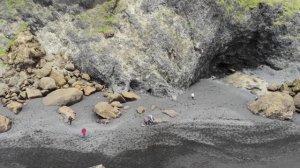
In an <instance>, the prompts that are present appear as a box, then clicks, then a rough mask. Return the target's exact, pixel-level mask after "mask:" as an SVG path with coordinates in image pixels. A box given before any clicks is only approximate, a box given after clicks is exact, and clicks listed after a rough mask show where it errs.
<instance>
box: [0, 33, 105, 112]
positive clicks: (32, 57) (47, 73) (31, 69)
mask: <svg viewBox="0 0 300 168" xmlns="http://www.w3.org/2000/svg"><path fill="white" fill-rule="evenodd" d="M49 55H50V54H49V53H48V54H46V52H45V51H44V49H43V48H42V47H41V45H40V43H39V42H38V40H37V39H36V38H35V36H33V35H32V34H31V33H30V32H22V33H20V34H19V36H18V37H17V39H15V41H14V43H13V45H12V46H11V47H10V49H9V52H8V54H6V55H3V56H1V58H0V59H1V62H2V64H3V65H2V66H1V69H2V71H0V98H1V102H2V104H3V106H5V107H7V108H8V109H9V110H10V111H12V112H14V113H15V114H17V113H19V112H20V111H21V110H22V107H23V104H24V103H25V102H26V100H28V99H33V98H38V97H44V96H46V97H45V98H44V99H43V103H44V104H45V105H55V106H57V105H58V106H63V105H71V104H74V103H76V102H78V101H80V100H81V99H82V96H83V94H84V95H86V96H89V95H91V94H93V93H94V92H97V91H101V90H102V89H104V86H103V85H101V84H99V83H97V82H95V81H92V80H91V77H90V76H89V75H88V74H86V73H82V72H80V71H79V70H77V69H76V68H75V65H74V64H73V63H71V62H70V61H69V59H68V56H67V55H66V54H61V55H55V56H52V57H51V56H49ZM49 93H50V94H49Z"/></svg>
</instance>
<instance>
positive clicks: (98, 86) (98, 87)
mask: <svg viewBox="0 0 300 168" xmlns="http://www.w3.org/2000/svg"><path fill="white" fill-rule="evenodd" d="M95 88H96V91H97V92H101V91H102V89H103V88H104V86H103V85H100V84H95Z"/></svg>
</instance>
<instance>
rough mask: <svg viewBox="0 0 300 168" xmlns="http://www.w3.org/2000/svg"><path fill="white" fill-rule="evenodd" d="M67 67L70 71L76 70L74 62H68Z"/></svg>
mask: <svg viewBox="0 0 300 168" xmlns="http://www.w3.org/2000/svg"><path fill="white" fill-rule="evenodd" d="M65 69H66V70H68V71H74V70H75V66H74V64H72V63H67V64H66V65H65Z"/></svg>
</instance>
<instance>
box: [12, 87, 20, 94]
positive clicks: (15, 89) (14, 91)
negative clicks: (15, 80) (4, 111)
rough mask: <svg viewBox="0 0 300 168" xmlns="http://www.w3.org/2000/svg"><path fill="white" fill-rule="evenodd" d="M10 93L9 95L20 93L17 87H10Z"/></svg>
mask: <svg viewBox="0 0 300 168" xmlns="http://www.w3.org/2000/svg"><path fill="white" fill-rule="evenodd" d="M10 92H11V93H16V94H19V93H20V89H19V88H18V87H11V88H10Z"/></svg>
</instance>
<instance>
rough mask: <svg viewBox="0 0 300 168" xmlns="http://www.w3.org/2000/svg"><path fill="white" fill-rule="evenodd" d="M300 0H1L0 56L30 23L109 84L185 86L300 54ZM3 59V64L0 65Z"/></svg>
mask: <svg viewBox="0 0 300 168" xmlns="http://www.w3.org/2000/svg"><path fill="white" fill-rule="evenodd" d="M299 11H300V2H299V1H298V0H291V1H274V0H255V1H254V0H249V1H247V2H246V1H242V0H216V1H215V0H74V1H71V0H26V1H25V0H15V1H12V0H1V1H0V55H5V54H7V53H8V52H10V48H11V46H13V45H14V41H15V39H16V38H17V36H18V34H19V33H20V32H22V31H25V30H30V31H31V32H32V33H33V34H34V35H35V36H36V39H37V40H38V42H39V43H40V44H41V46H42V47H43V48H44V49H45V52H46V57H45V60H46V61H50V60H53V59H55V58H56V57H57V56H62V55H63V56H64V57H68V58H69V59H71V60H72V61H73V62H74V64H75V65H76V67H77V68H79V69H81V70H82V71H85V72H87V73H89V74H90V75H91V76H92V77H93V78H94V79H96V80H98V81H100V82H102V83H105V84H107V85H109V86H111V87H112V88H113V90H114V91H121V90H128V89H130V88H131V89H143V90H145V91H148V92H150V93H152V94H154V95H171V94H174V93H178V92H181V91H183V90H184V89H185V88H187V87H189V86H190V85H192V84H193V83H195V82H196V81H198V80H199V79H200V78H201V77H207V76H209V75H211V74H213V73H216V74H223V73H226V72H227V71H228V70H230V69H241V68H255V67H256V66H258V65H261V64H266V65H269V66H271V67H272V68H275V69H282V68H285V67H286V66H288V64H289V63H290V62H297V61H300V54H299V53H300V52H299V50H300V47H299V40H300V27H299V26H300V13H299ZM2 66H6V65H2Z"/></svg>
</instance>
